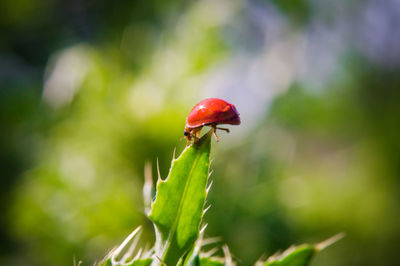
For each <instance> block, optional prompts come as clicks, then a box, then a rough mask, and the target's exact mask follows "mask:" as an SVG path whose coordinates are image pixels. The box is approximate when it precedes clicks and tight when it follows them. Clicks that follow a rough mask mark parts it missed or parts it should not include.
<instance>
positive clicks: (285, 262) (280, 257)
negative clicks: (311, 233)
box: [256, 233, 344, 266]
mask: <svg viewBox="0 0 400 266" xmlns="http://www.w3.org/2000/svg"><path fill="white" fill-rule="evenodd" d="M343 236H344V234H342V233H341V234H337V235H335V236H333V237H331V238H329V239H327V240H325V241H323V242H321V243H319V244H316V245H309V244H302V245H300V246H295V247H291V248H289V249H287V250H286V251H285V252H283V253H282V254H277V255H274V256H272V257H270V258H268V260H267V261H266V262H264V263H257V264H256V265H264V266H307V265H309V263H310V262H311V259H312V258H313V256H314V255H315V254H316V253H317V252H319V251H321V250H323V249H325V248H326V247H328V246H330V245H332V244H333V243H335V242H337V241H338V240H340V239H341V238H343Z"/></svg>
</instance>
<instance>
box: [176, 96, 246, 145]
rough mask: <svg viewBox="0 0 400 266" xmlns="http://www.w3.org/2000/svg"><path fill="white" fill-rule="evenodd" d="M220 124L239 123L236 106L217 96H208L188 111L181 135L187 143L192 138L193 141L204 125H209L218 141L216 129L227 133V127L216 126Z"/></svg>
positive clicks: (197, 137) (196, 138)
mask: <svg viewBox="0 0 400 266" xmlns="http://www.w3.org/2000/svg"><path fill="white" fill-rule="evenodd" d="M222 124H229V125H240V117H239V113H238V111H237V110H236V107H235V106H234V105H233V104H231V103H228V102H226V101H224V100H221V99H218V98H208V99H205V100H203V101H201V102H199V103H198V104H196V105H195V106H194V107H193V109H192V110H191V111H190V113H189V115H188V117H187V119H186V125H185V131H184V133H183V135H184V136H185V138H186V140H187V144H188V145H189V143H190V141H191V140H192V139H194V141H197V140H198V139H199V136H200V131H201V129H202V128H203V127H204V126H209V127H211V128H212V129H213V133H214V136H215V138H216V140H217V141H218V140H219V138H218V135H217V129H220V130H224V131H226V132H227V133H229V129H227V128H221V127H217V125H222Z"/></svg>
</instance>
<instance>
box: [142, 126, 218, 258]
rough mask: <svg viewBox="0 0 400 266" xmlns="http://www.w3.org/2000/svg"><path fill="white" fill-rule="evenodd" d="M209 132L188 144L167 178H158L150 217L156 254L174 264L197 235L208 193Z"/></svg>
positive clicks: (191, 244)
mask: <svg viewBox="0 0 400 266" xmlns="http://www.w3.org/2000/svg"><path fill="white" fill-rule="evenodd" d="M210 139H211V131H210V132H209V133H208V134H206V135H204V136H203V137H202V138H201V139H200V140H198V141H197V142H196V143H194V144H192V145H190V146H188V147H186V148H185V150H184V151H183V152H182V154H181V155H180V156H179V158H178V159H173V160H172V165H171V168H170V171H169V174H168V177H167V179H166V180H161V178H160V177H159V180H158V183H157V194H156V200H155V202H153V204H152V207H151V212H150V214H149V218H150V219H151V220H152V221H153V223H154V224H155V228H156V245H155V255H156V256H157V257H158V258H159V259H160V260H161V261H162V262H164V263H166V264H167V265H176V264H177V262H178V261H179V259H180V258H181V257H182V256H183V255H184V254H185V253H186V252H188V250H190V249H191V248H192V246H193V244H194V242H195V241H196V239H197V237H198V236H199V231H200V222H201V219H202V217H203V208H204V202H205V199H206V196H207V188H206V186H207V182H208V177H209V167H210V146H211V145H210Z"/></svg>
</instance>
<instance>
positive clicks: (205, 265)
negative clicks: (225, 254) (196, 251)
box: [199, 258, 225, 266]
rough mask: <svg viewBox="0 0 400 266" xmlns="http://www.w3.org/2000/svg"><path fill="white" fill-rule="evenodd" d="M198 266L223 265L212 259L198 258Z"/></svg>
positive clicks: (219, 261)
mask: <svg viewBox="0 0 400 266" xmlns="http://www.w3.org/2000/svg"><path fill="white" fill-rule="evenodd" d="M199 265H200V266H224V265H225V263H224V262H222V261H221V260H217V259H213V258H200V263H199Z"/></svg>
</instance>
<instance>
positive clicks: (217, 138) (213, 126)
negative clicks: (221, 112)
mask: <svg viewBox="0 0 400 266" xmlns="http://www.w3.org/2000/svg"><path fill="white" fill-rule="evenodd" d="M211 127H212V129H213V134H214V136H215V140H216V141H217V142H218V141H219V137H218V135H217V126H216V125H211Z"/></svg>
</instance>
